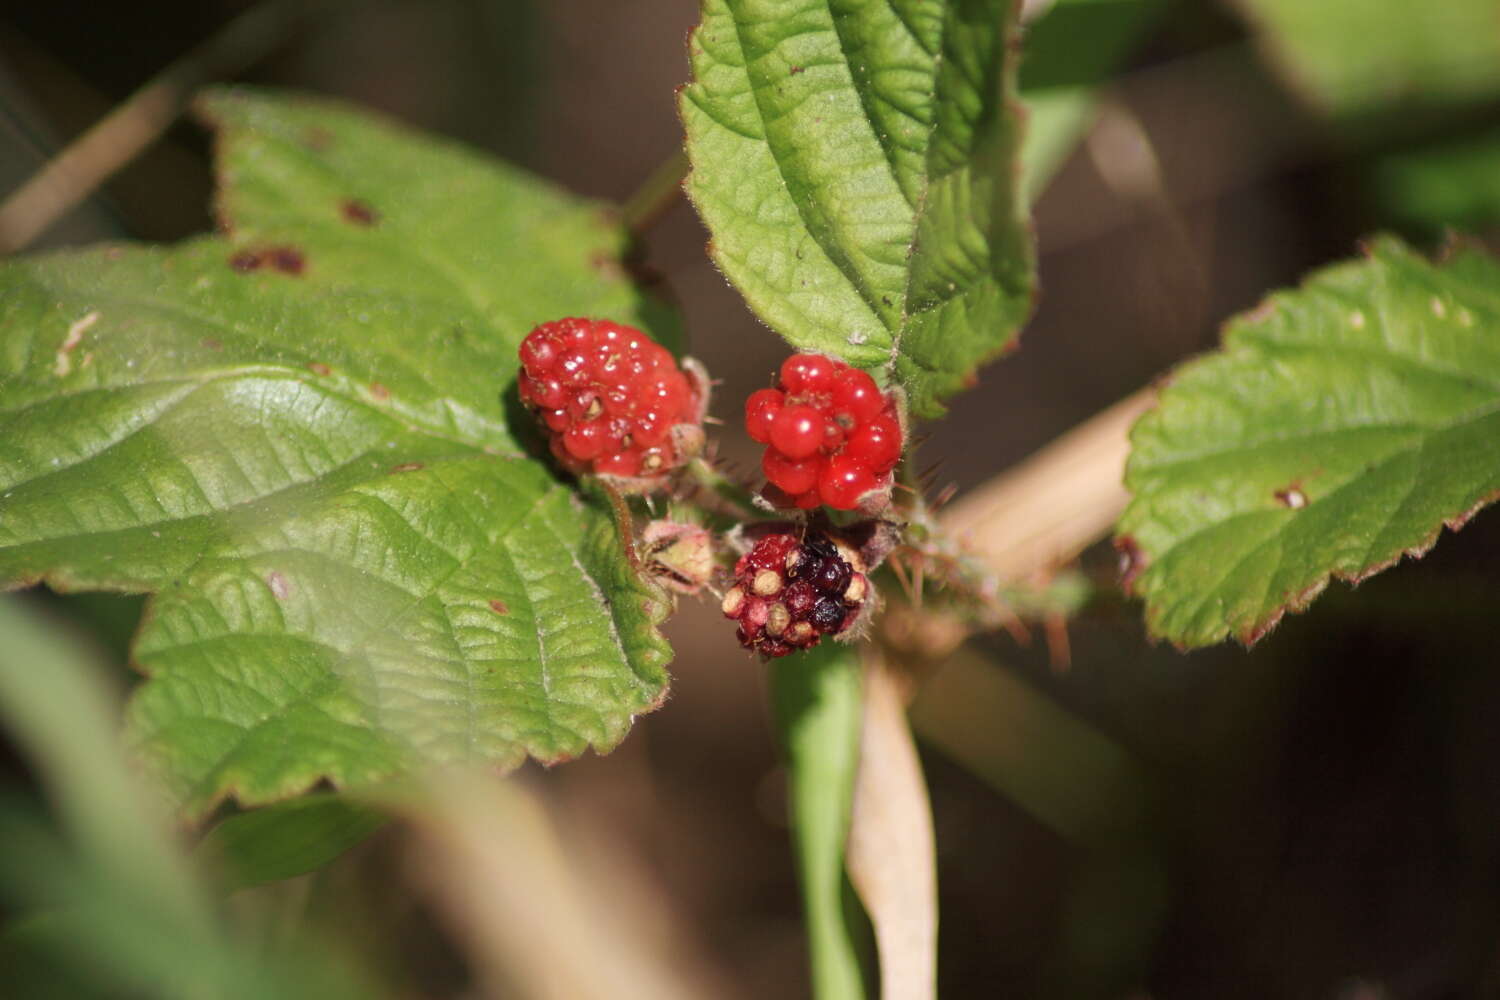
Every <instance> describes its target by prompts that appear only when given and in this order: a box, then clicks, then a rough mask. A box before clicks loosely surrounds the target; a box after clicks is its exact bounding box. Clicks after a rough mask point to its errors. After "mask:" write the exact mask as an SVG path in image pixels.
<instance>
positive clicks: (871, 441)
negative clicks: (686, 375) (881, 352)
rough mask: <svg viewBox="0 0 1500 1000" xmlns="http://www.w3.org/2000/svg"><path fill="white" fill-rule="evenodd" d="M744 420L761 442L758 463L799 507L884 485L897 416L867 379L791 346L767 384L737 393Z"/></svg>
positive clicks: (844, 503)
mask: <svg viewBox="0 0 1500 1000" xmlns="http://www.w3.org/2000/svg"><path fill="white" fill-rule="evenodd" d="M745 427H746V429H747V430H748V431H749V433H750V436H751V437H752V438H754V439H755V440H756V441H759V442H760V443H761V444H764V445H765V446H766V452H765V455H764V456H763V457H762V459H761V471H763V472H764V473H765V475H766V478H767V479H769V480H770V481H771V483H772V485H774V486H776V487H777V488H778V489H780V490H781V491H782V492H783V493H785V494H786V496H787V498H788V501H789V502H790V503H791V504H792V505H794V506H796V507H799V508H801V509H803V510H809V509H811V508H813V507H816V506H818V504H820V503H824V504H827V505H828V506H830V507H833V508H836V509H838V510H853V509H854V508H856V507H860V506H869V505H870V498H871V497H872V496H874V497H879V496H880V494H881V492H882V491H884V492H885V493H887V494H888V493H889V490H890V486H891V470H892V469H893V468H895V466H896V463H897V462H898V461H899V460H900V458H901V422H900V420H899V419H898V418H897V416H896V408H895V406H894V405H893V403H892V402H891V400H890V399H888V398H887V397H885V396H884V395H882V394H881V392H880V388H879V386H877V385H876V384H875V380H874V379H873V378H871V377H870V376H869V375H868V374H866V373H865V372H862V371H860V370H859V369H858V368H850V367H849V366H848V365H846V364H844V362H842V361H839V360H836V359H834V358H828V357H824V356H822V355H819V354H794V355H792V356H791V357H790V358H787V359H786V361H784V362H783V363H782V365H781V375H780V380H779V381H778V383H777V386H776V388H774V389H761V390H759V391H757V392H754V393H752V394H751V395H750V398H749V399H748V400H746V401H745Z"/></svg>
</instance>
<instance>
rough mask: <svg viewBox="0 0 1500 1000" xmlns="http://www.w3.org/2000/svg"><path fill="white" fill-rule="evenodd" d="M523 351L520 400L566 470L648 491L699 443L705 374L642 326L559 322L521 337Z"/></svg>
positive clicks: (545, 324)
mask: <svg viewBox="0 0 1500 1000" xmlns="http://www.w3.org/2000/svg"><path fill="white" fill-rule="evenodd" d="M520 355H521V376H520V394H521V401H522V402H523V403H525V404H526V405H527V406H528V407H530V408H531V409H533V410H534V411H535V412H536V414H537V417H538V419H539V420H540V421H541V423H542V424H543V426H545V427H546V428H547V430H548V432H549V433H550V437H551V444H552V454H553V455H555V456H556V457H557V460H558V461H559V462H561V463H562V464H563V466H565V467H566V468H568V469H569V470H571V471H573V472H593V473H594V474H596V475H599V476H609V477H613V478H615V479H617V480H622V481H624V482H625V483H626V484H627V485H632V486H636V487H638V488H648V487H650V486H652V485H655V484H656V483H657V482H659V481H660V480H661V479H662V478H663V477H665V476H666V474H667V473H668V472H670V471H671V470H672V469H674V468H676V467H677V466H679V465H681V464H682V463H683V462H685V461H687V459H689V458H691V457H692V455H693V454H695V453H696V452H697V451H698V449H700V448H701V447H702V443H703V429H702V426H701V425H702V422H703V412H704V409H705V408H706V405H707V399H706V396H707V380H706V379H705V378H703V377H702V376H701V374H699V372H698V371H694V369H693V368H692V367H691V366H690V367H688V369H687V370H686V371H684V370H683V369H681V368H679V367H678V366H677V361H676V359H674V358H673V357H672V355H671V353H670V352H669V351H668V350H667V349H666V348H665V347H662V346H661V345H660V344H658V343H656V341H654V340H652V339H651V338H650V337H647V336H646V335H645V334H644V333H642V332H641V331H639V330H636V329H634V328H632V327H628V326H625V325H623V324H621V323H613V322H611V321H609V320H592V319H577V318H568V319H559V320H554V321H552V322H550V323H543V324H542V325H541V326H538V327H537V328H536V329H534V330H532V331H531V332H530V333H529V334H527V335H526V339H524V340H523V341H521V348H520Z"/></svg>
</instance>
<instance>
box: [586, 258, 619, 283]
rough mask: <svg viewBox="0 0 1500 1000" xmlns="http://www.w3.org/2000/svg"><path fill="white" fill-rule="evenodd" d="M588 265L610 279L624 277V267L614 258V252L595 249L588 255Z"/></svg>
mask: <svg viewBox="0 0 1500 1000" xmlns="http://www.w3.org/2000/svg"><path fill="white" fill-rule="evenodd" d="M589 267H592V268H593V269H594V270H595V271H597V272H599V274H600V275H601V276H602V277H605V278H608V279H610V280H611V281H617V280H620V279H623V278H624V277H625V269H624V268H622V267H621V266H620V262H619V261H618V260H616V259H615V257H614V254H610V253H606V252H604V251H603V250H596V251H595V252H594V253H593V254H591V255H590V256H589Z"/></svg>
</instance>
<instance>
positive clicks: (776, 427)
mask: <svg viewBox="0 0 1500 1000" xmlns="http://www.w3.org/2000/svg"><path fill="white" fill-rule="evenodd" d="M822 443H823V415H822V414H821V413H819V412H818V411H817V410H815V409H813V408H812V407H811V406H806V405H803V404H798V405H795V406H787V407H784V408H783V409H782V411H781V412H780V413H778V414H776V419H775V420H773V421H772V422H771V446H772V447H773V448H775V449H776V450H777V451H779V452H781V453H782V454H783V455H785V456H786V457H787V458H806V457H807V456H809V455H811V454H812V453H813V452H815V451H817V450H818V447H819V446H820V445H822Z"/></svg>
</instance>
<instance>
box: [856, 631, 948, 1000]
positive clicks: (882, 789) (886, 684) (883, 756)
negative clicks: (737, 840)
mask: <svg viewBox="0 0 1500 1000" xmlns="http://www.w3.org/2000/svg"><path fill="white" fill-rule="evenodd" d="M864 690H865V708H864V713H865V714H864V724H863V725H864V728H863V732H862V735H861V737H860V763H859V774H858V776H857V777H856V778H855V782H854V808H853V812H852V814H851V817H850V826H849V843H848V851H847V856H846V862H845V863H846V865H847V867H848V870H849V879H850V881H851V882H853V883H854V888H855V890H856V891H857V892H858V893H859V897H860V900H861V902H863V903H864V907H865V911H866V912H867V913H869V915H870V921H871V923H872V924H874V927H875V940H876V944H877V945H878V947H879V950H880V984H881V986H880V992H881V997H882V1000H930V998H932V997H935V996H936V995H937V871H936V867H935V861H934V855H933V840H932V810H931V807H930V806H929V804H928V801H927V783H926V781H925V780H924V779H923V777H922V768H921V764H920V763H919V762H918V760H917V749H916V746H915V745H914V744H913V743H912V738H911V730H910V729H909V728H908V727H907V724H906V708H905V705H906V700H905V694H904V692H903V691H902V684H901V681H900V679H899V678H898V677H897V675H896V674H894V673H893V672H892V671H891V670H890V669H888V668H887V667H886V665H885V663H884V662H882V661H881V660H880V659H879V658H878V657H876V656H875V655H873V654H872V655H871V656H870V657H869V658H868V659H867V660H866V666H865V683H864Z"/></svg>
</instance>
